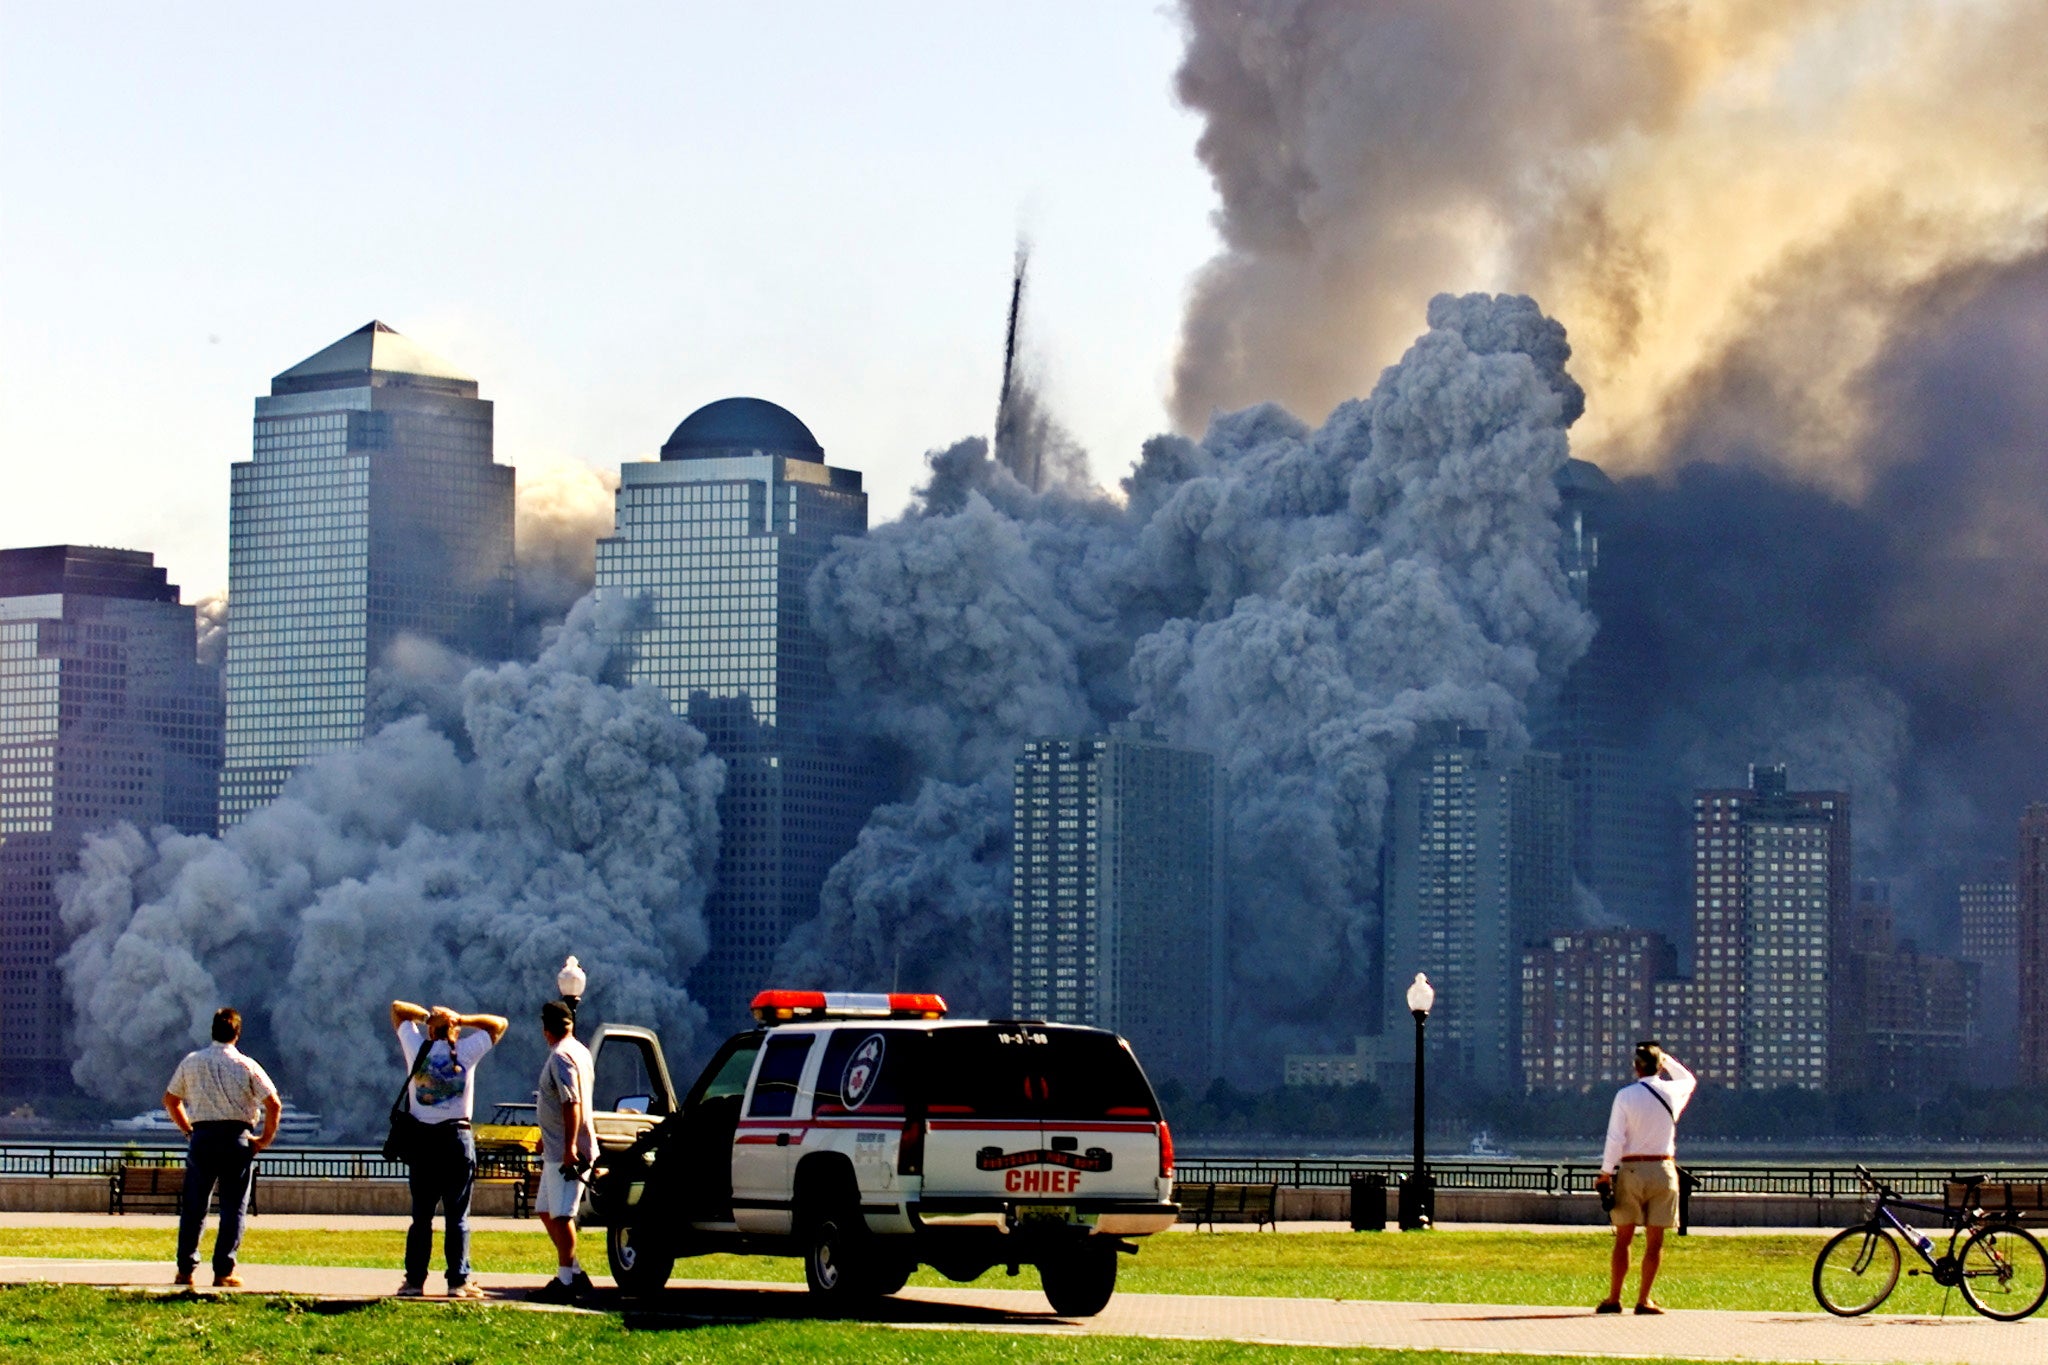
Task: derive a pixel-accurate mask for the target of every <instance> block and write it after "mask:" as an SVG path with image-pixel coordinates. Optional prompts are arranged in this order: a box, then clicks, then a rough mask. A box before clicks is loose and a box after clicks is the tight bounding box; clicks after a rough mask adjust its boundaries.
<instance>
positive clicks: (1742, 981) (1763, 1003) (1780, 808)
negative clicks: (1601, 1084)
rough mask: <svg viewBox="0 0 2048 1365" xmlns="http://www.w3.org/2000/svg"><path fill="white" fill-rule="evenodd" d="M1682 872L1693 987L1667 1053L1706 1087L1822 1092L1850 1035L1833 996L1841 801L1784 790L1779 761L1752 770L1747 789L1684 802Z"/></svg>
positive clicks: (1844, 800)
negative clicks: (1689, 890) (1689, 824)
mask: <svg viewBox="0 0 2048 1365" xmlns="http://www.w3.org/2000/svg"><path fill="white" fill-rule="evenodd" d="M1692 862H1693V981H1692V987H1691V990H1690V992H1688V993H1686V994H1687V999H1686V1002H1685V1003H1686V1009H1685V1011H1684V1014H1683V1017H1673V1018H1671V1019H1669V1020H1668V1022H1669V1023H1670V1024H1671V1027H1670V1028H1669V1030H1668V1032H1670V1033H1671V1034H1673V1035H1674V1037H1673V1038H1672V1039H1671V1040H1670V1041H1672V1042H1673V1048H1672V1050H1673V1051H1674V1052H1676V1053H1677V1054H1678V1055H1679V1056H1680V1057H1682V1058H1683V1059H1684V1060H1685V1062H1686V1064H1687V1065H1688V1066H1690V1067H1692V1069H1693V1071H1694V1072H1695V1073H1696V1074H1697V1075H1698V1076H1699V1077H1700V1080H1701V1081H1702V1082H1703V1083H1706V1084H1714V1085H1725V1086H1735V1087H1740V1088H1744V1089H1753V1090H1772V1089H1779V1088H1785V1087H1797V1088H1800V1089H1808V1090H1818V1089H1823V1088H1826V1087H1827V1086H1829V1085H1831V1084H1833V1083H1834V1077H1835V1073H1836V1071H1837V1069H1838V1065H1837V1063H1836V1061H1835V1060H1833V1059H1831V1056H1830V1047H1831V1041H1832V1040H1833V1039H1835V1038H1837V1037H1842V1038H1843V1039H1844V1040H1845V1041H1846V1037H1847V1034H1848V1032H1849V1031H1850V1025H1849V1022H1848V1021H1847V1019H1846V1018H1845V1017H1843V1016H1844V1014H1845V1012H1846V1011H1847V1009H1848V1008H1849V1007H1850V1005H1849V1001H1848V999H1847V995H1846V993H1845V992H1842V991H1837V990H1834V989H1833V985H1834V983H1835V981H1836V979H1837V978H1838V977H1839V976H1840V975H1841V972H1842V970H1843V963H1842V962H1841V961H1840V960H1839V959H1840V957H1841V955H1842V954H1844V953H1846V952H1847V951H1848V948H1849V945H1850V943H1851V924H1850V913H1851V909H1852V907H1851V903H1850V897H1849V795H1848V793H1847V792H1839V791H1807V792H1796V791H1790V790H1788V789H1787V782H1786V775H1785V768H1784V765H1783V764H1778V765H1775V766H1769V767H1766V766H1762V765H1754V766H1752V767H1751V768H1750V782H1749V786H1748V787H1747V788H1734V789H1727V790H1720V791H1701V792H1697V793H1695V794H1694V796H1693V850H1692ZM1673 999H1674V1000H1676V999H1677V992H1675V991H1674V992H1673ZM1674 1014H1676V1012H1675V1011H1674ZM1680 1043H1682V1044H1683V1048H1682V1049H1681V1047H1680V1046H1679V1045H1678V1044H1680Z"/></svg>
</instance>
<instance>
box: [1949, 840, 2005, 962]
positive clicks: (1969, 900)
mask: <svg viewBox="0 0 2048 1365" xmlns="http://www.w3.org/2000/svg"><path fill="white" fill-rule="evenodd" d="M1956 906H1957V909H1958V911H1959V912H1960V916H1959V917H1960V918H1961V920H1962V942H1961V948H1962V955H1963V956H1964V957H1966V958H1968V959H1969V960H1970V961H1972V962H1982V963H1986V964H1989V963H1993V962H2010V961H2011V960H2012V958H2013V956H2014V954H2016V953H2018V952H2019V947H2020V889H2019V887H2018V886H2017V885H2015V884H2014V882H2013V879H2012V864H2011V863H2009V862H2007V861H2005V860H2004V859H2002V858H2001V859H1998V860H1997V861H1995V862H1992V863H1990V864H1989V865H1987V866H1985V867H1983V868H1980V869H1978V871H1977V872H1976V873H1975V874H1973V875H1972V876H1970V877H1968V878H1967V879H1965V880H1964V881H1962V882H1961V883H1959V884H1958V885H1957V887H1956Z"/></svg>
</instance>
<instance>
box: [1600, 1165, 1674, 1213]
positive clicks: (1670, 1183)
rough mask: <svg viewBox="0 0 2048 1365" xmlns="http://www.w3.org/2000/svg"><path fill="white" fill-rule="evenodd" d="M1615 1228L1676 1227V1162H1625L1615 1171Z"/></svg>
mask: <svg viewBox="0 0 2048 1365" xmlns="http://www.w3.org/2000/svg"><path fill="white" fill-rule="evenodd" d="M1611 1216H1612V1218H1613V1220H1614V1226H1616V1227H1618V1228H1620V1227H1639V1228H1675V1227H1677V1226H1678V1163H1677V1162H1675V1161H1673V1160H1671V1159H1670V1158H1669V1157H1666V1158H1665V1159H1664V1160H1662V1161H1624V1162H1622V1163H1621V1165H1620V1166H1618V1167H1616V1168H1615V1172H1614V1213H1613V1214H1612V1215H1611Z"/></svg>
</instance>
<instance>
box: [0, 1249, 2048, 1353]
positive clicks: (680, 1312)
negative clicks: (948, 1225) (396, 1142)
mask: <svg viewBox="0 0 2048 1365" xmlns="http://www.w3.org/2000/svg"><path fill="white" fill-rule="evenodd" d="M241 1274H242V1278H243V1279H244V1281H245V1288H244V1289H243V1290H242V1291H241V1292H244V1293H252V1294H291V1295H296V1296H301V1297H308V1298H323V1299H330V1300H337V1301H368V1300H373V1299H378V1298H382V1297H384V1296H386V1295H388V1294H390V1293H391V1291H392V1290H394V1289H395V1288H397V1278H398V1277H397V1275H396V1272H393V1271H389V1270H362V1269H349V1268H342V1267H320V1266H265V1265H249V1266H244V1267H242V1269H241ZM209 1278H210V1276H208V1275H207V1274H206V1272H205V1270H204V1268H203V1267H202V1269H201V1276H200V1279H201V1285H202V1289H201V1290H200V1291H199V1292H201V1293H208V1292H214V1291H208V1290H206V1289H204V1288H203V1286H204V1284H205V1282H206V1281H207V1280H208V1279H209ZM477 1278H478V1281H479V1282H480V1283H481V1284H482V1285H483V1286H484V1288H485V1289H486V1290H487V1291H488V1293H489V1295H490V1297H489V1299H488V1300H487V1302H492V1303H499V1304H504V1305H507V1306H515V1305H517V1304H519V1302H520V1300H521V1297H522V1296H523V1294H524V1293H525V1292H526V1291H528V1290H531V1289H535V1288H538V1287H539V1286H540V1285H541V1284H543V1283H544V1282H545V1281H544V1278H543V1277H541V1276H537V1275H480V1276H478V1277H477ZM169 1281H170V1268H169V1267H168V1266H166V1265H163V1264H161V1263H146V1262H134V1261H59V1260H40V1259H28V1258H15V1259H0V1283H4V1284H24V1283H52V1282H55V1283H68V1284H87V1285H105V1286H110V1287H120V1288H130V1289H143V1290H149V1291H154V1292H159V1293H170V1292H173V1290H172V1288H171V1285H170V1283H169ZM599 1285H600V1293H599V1295H598V1296H597V1298H596V1299H595V1300H594V1301H593V1303H592V1305H591V1307H592V1308H594V1309H596V1310H598V1311H603V1312H620V1313H622V1315H623V1320H624V1323H625V1326H626V1327H627V1328H628V1330H633V1331H662V1330H687V1329H688V1328H690V1327H693V1326H701V1325H703V1324H706V1323H713V1322H718V1323H745V1322H756V1321H761V1320H764V1319H792V1318H811V1317H815V1316H817V1308H816V1305H815V1304H814V1303H813V1301H812V1300H811V1298H810V1296H809V1295H807V1294H806V1293H805V1292H804V1291H803V1289H802V1287H801V1286H792V1285H771V1284H758V1283H737V1282H731V1281H704V1280H684V1281H676V1282H675V1283H674V1284H673V1285H672V1286H671V1287H670V1289H669V1290H668V1292H666V1293H665V1294H663V1295H661V1296H660V1297H659V1298H658V1299H657V1300H655V1301H653V1302H651V1303H648V1304H632V1303H626V1302H623V1301H621V1300H620V1299H619V1298H618V1296H617V1294H616V1293H615V1291H613V1290H612V1289H611V1288H610V1286H609V1283H608V1282H606V1281H602V1280H601V1281H599ZM439 1288H440V1282H439V1281H437V1280H430V1281H429V1290H430V1292H432V1291H436V1290H438V1289H439ZM435 1303H436V1300H435V1299H433V1298H428V1299H425V1300H421V1301H419V1303H418V1306H417V1307H418V1311H433V1309H434V1305H435ZM552 1311H565V1310H560V1309H556V1310H552ZM566 1311H577V1310H566ZM865 1320H869V1321H873V1322H876V1323H879V1324H884V1325H888V1326H894V1327H899V1328H903V1329H907V1330H929V1329H955V1330H968V1331H994V1332H1023V1333H1034V1334H1050V1335H1094V1336H1131V1337H1153V1338H1161V1339H1167V1340H1192V1341H1212V1340H1230V1341H1243V1342H1253V1343H1265V1344H1287V1345H1307V1346H1351V1347H1377V1348H1387V1349H1395V1348H1400V1349H1411V1350H1443V1351H1459V1352H1478V1353H1498V1352H1526V1353H1529V1354H1535V1355H1568V1356H1584V1357H1592V1358H1599V1357H1615V1356H1631V1357H1647V1358H1653V1359H1657V1358H1661V1359H1668V1360H1713V1361H1731V1360H1745V1361H1750V1360H1767V1361H1823V1362H1828V1363H1829V1365H1891V1362H1903V1361H1911V1362H1927V1363H1928V1365H1963V1363H1964V1362H1971V1363H1973V1365H1974V1363H1977V1362H1982V1363H1983V1365H2034V1363H2035V1362H2043V1363H2044V1365H2048V1323H2043V1322H2032V1321H2030V1322H2024V1323H2014V1324H2008V1323H1996V1322H1990V1321H1987V1320H1984V1319H1982V1318H1977V1317H1975V1316H1969V1317H1951V1318H1942V1319H1937V1318H1925V1317H1890V1316H1882V1315H1880V1316H1874V1317H1869V1318H1857V1319H1841V1318H1832V1317H1828V1316H1827V1315H1825V1314H1820V1313H1726V1312H1703V1311H1684V1310H1674V1311H1672V1312H1670V1313H1668V1314H1666V1315H1665V1316H1663V1317H1657V1318H1639V1317H1635V1316H1634V1315H1632V1314H1624V1315H1622V1316H1620V1317H1605V1318H1601V1317H1595V1316H1593V1315H1592V1313H1591V1312H1589V1311H1588V1310H1586V1309H1578V1308H1557V1307H1514V1306H1503V1305H1472V1304H1442V1303H1380V1302H1353V1301H1347V1300H1329V1299H1273V1298H1238V1297H1228V1296H1197V1295H1176V1294H1118V1295H1117V1296H1116V1298H1115V1299H1113V1300H1111V1302H1110V1305H1109V1307H1108V1308H1107V1309H1105V1310H1104V1311H1103V1312H1102V1313H1101V1314H1100V1315H1099V1316H1097V1317H1094V1318H1087V1319H1065V1318H1059V1317H1055V1316H1054V1315H1053V1314H1052V1312H1051V1310H1050V1309H1049V1308H1048V1307H1047V1306H1046V1302H1045V1299H1044V1298H1043V1297H1042V1296H1041V1295H1039V1294H1036V1293H1030V1292H1023V1291H1018V1290H1002V1289H955V1288H946V1289H922V1288H920V1289H909V1290H905V1291H904V1292H903V1293H901V1294H899V1295H896V1296H895V1297H894V1298H891V1299H888V1300H885V1301H884V1302H882V1303H881V1304H879V1305H878V1306H877V1308H876V1310H875V1312H874V1313H873V1314H871V1315H869V1316H868V1317H867V1318H866V1319H865Z"/></svg>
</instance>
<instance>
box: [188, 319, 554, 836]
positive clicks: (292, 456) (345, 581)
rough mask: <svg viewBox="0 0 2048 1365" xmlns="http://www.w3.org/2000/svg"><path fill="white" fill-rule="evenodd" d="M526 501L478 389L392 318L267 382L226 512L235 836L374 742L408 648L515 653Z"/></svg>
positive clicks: (227, 807) (228, 815)
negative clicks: (370, 716) (376, 690)
mask: <svg viewBox="0 0 2048 1365" xmlns="http://www.w3.org/2000/svg"><path fill="white" fill-rule="evenodd" d="M512 501H513V473H512V470H511V468H510V467H508V466H505V465H500V464H495V463H493V462H492V459H491V404H490V403H489V402H488V401H487V400H485V399H481V398H478V397H477V384H476V381H475V380H474V379H471V378H470V377H469V376H468V375H465V374H463V373H462V372H461V371H459V370H457V369H455V368H454V367H453V366H451V365H449V364H448V363H447V362H446V361H444V360H441V359H439V358H437V357H435V356H433V355H430V354H428V353H427V352H426V351H425V350H423V349H422V348H420V347H419V346H417V345H415V344H413V343H412V342H410V341H408V340H406V339H405V338H404V337H402V336H400V335H399V334H398V333H396V332H394V331H392V330H391V329H390V328H389V327H386V326H385V325H384V324H383V323H381V322H372V323H369V324H368V325H367V326H364V327H363V328H361V329H359V330H358V331H355V332H351V333H350V334H349V335H347V336H345V337H343V338H342V339H341V340H339V341H337V342H335V343H334V344H333V345H332V346H329V347H327V348H326V349H325V350H323V351H320V352H319V353H317V354H315V355H312V356H309V357H308V358H306V359H305V360H302V361H300V362H299V363H298V364H296V365H294V366H292V367H291V368H290V369H288V370H286V371H285V372H284V373H282V374H280V375H278V376H277V377H276V378H275V379H273V380H272V381H271V385H270V394H269V396H268V397H262V398H258V399H257V400H256V435H255V448H254V451H253V453H252V455H251V458H250V459H248V460H247V461H244V462H242V463H239V464H237V465H235V466H234V471H233V485H232V491H231V493H230V500H229V511H228V604H229V615H228V656H227V763H226V767H225V768H224V769H223V771H222V774H221V784H220V813H221V821H222V823H223V824H229V825H231V824H235V823H237V822H238V821H240V820H241V819H242V817H243V816H245V815H247V814H248V813H249V812H250V811H252V810H254V809H256V808H257V807H258V806H261V805H264V804H265V803H267V802H269V801H271V800H272V799H274V798H275V797H276V796H277V794H278V792H279V791H280V790H281V789H282V788H283V786H284V784H285V780H286V779H287V778H289V777H290V776H291V775H292V773H293V772H294V771H295V770H297V769H298V768H299V767H300V766H301V765H302V764H304V763H305V762H306V761H307V760H309V759H311V758H314V757H316V756H318V755H320V754H322V753H326V752H328V751H330V750H333V749H342V748H348V747H350V746H352V745H354V744H357V743H359V742H360V741H361V739H362V737H363V725H364V721H365V704H366V701H367V699H368V686H369V675H370V671H371V670H372V669H373V668H375V667H376V666H377V665H378V663H379V662H380V661H381V660H382V659H383V658H384V654H385V651H386V649H387V648H389V646H390V645H391V644H392V642H393V641H395V640H397V639H398V638H399V637H400V636H403V635H417V636H422V637H425V638H427V639H430V640H433V641H435V642H437V643H439V644H441V645H444V646H446V647H448V648H450V649H453V650H456V651H458V652H459V653H462V654H467V655H470V656H472V657H476V658H481V659H491V658H498V657H502V656H503V655H504V653H505V652H506V650H507V649H508V648H509V645H510V634H511V629H512Z"/></svg>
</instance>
